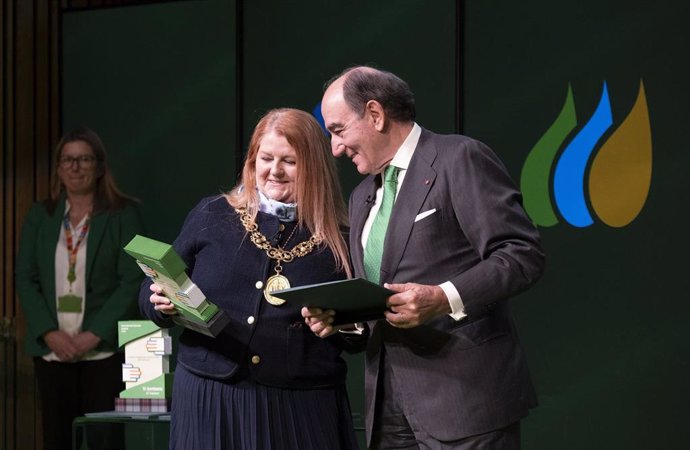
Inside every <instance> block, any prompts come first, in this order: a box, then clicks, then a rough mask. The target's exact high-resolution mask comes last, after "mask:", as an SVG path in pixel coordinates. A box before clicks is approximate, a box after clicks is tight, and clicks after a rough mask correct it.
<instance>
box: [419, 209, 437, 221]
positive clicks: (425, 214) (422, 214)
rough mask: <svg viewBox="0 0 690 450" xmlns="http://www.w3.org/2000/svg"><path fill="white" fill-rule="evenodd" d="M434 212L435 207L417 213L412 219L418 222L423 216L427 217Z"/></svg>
mask: <svg viewBox="0 0 690 450" xmlns="http://www.w3.org/2000/svg"><path fill="white" fill-rule="evenodd" d="M435 212H436V208H434V209H430V210H429V211H424V212H423V213H419V214H417V217H415V218H414V221H415V222H419V221H420V220H422V219H423V218H425V217H428V216H430V215H432V214H433V213H435Z"/></svg>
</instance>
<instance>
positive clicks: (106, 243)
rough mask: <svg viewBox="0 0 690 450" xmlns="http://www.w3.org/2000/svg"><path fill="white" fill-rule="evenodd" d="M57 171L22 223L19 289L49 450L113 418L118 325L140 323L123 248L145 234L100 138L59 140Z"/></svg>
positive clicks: (136, 275) (118, 383) (118, 385)
mask: <svg viewBox="0 0 690 450" xmlns="http://www.w3.org/2000/svg"><path fill="white" fill-rule="evenodd" d="M54 166H55V174H54V178H53V183H52V186H51V196H50V198H49V199H47V200H45V201H42V202H39V203H36V204H35V205H33V207H32V208H31V210H30V211H29V213H28V215H27V216H26V219H25V221H24V226H23V228H22V234H21V240H20V242H19V253H18V255H17V264H16V285H17V292H18V294H19V300H20V303H21V306H22V309H23V311H24V314H25V316H26V323H27V333H26V340H25V349H26V351H27V353H29V354H30V355H31V356H33V357H34V363H35V369H36V379H37V381H38V389H39V395H40V397H41V402H42V411H43V432H44V443H45V448H46V449H52V448H55V449H63V448H70V447H71V424H72V420H73V419H74V418H75V417H78V416H81V415H83V414H84V413H87V412H94V411H104V410H112V409H114V398H115V397H117V396H118V394H119V393H120V391H121V390H123V389H124V385H123V383H122V367H121V365H122V363H123V362H124V358H123V356H122V353H121V352H118V345H117V322H118V321H119V320H126V319H132V318H137V317H138V313H137V293H138V291H139V284H140V282H141V280H142V274H141V271H140V270H139V268H138V267H137V266H136V265H135V264H133V263H132V261H131V258H129V257H128V256H127V255H126V254H125V253H124V251H123V250H122V248H123V247H124V246H125V245H126V244H127V242H129V240H130V239H132V238H133V237H134V235H135V234H138V233H139V234H141V233H142V232H143V230H142V223H141V220H140V217H139V213H138V211H137V208H136V206H135V201H134V200H133V199H132V198H130V197H128V196H126V195H124V194H122V193H121V192H120V191H119V190H118V189H117V186H116V185H115V181H114V179H113V177H112V174H111V172H110V169H109V167H108V164H107V161H106V153H105V148H104V145H103V143H102V141H101V139H100V138H99V137H98V135H97V134H96V133H94V132H93V131H91V130H89V129H86V128H81V129H77V130H74V131H72V132H70V133H67V134H66V135H65V136H63V137H62V139H61V140H60V142H59V143H58V145H57V149H56V152H55V164H54Z"/></svg>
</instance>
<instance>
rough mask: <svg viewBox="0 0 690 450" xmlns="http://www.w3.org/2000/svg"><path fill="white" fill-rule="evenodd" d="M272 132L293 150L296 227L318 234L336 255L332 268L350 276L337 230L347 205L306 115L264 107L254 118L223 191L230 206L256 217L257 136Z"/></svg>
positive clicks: (322, 140) (318, 131) (327, 151)
mask: <svg viewBox="0 0 690 450" xmlns="http://www.w3.org/2000/svg"><path fill="white" fill-rule="evenodd" d="M271 132H273V133H276V134H277V135H279V136H283V137H285V139H286V140H287V141H288V143H289V144H290V146H291V147H292V148H293V149H295V153H296V154H297V176H296V179H295V188H296V192H295V194H296V196H295V197H296V203H297V216H298V224H299V226H300V227H306V228H307V229H309V230H310V231H311V232H312V233H313V234H315V235H317V236H321V238H322V239H323V243H324V244H325V245H326V246H327V247H328V248H330V250H331V251H332V252H333V255H334V256H335V262H336V266H337V267H338V268H339V269H344V270H345V272H346V273H347V275H348V277H351V276H352V271H351V269H350V263H349V257H348V249H347V245H346V243H345V240H344V239H343V235H342V230H341V227H346V226H347V209H346V207H345V202H344V201H343V195H342V191H341V189H340V183H339V182H338V174H337V170H336V167H335V161H334V159H333V157H332V156H331V147H330V144H329V143H328V139H327V138H326V135H325V133H324V131H323V130H322V128H321V126H320V125H319V123H318V122H317V121H316V119H314V117H313V116H312V115H311V114H309V113H306V112H304V111H300V110H298V109H291V108H280V109H273V110H271V111H268V112H267V113H266V115H264V116H263V117H262V118H261V120H259V123H258V124H257V125H256V127H255V128H254V133H253V134H252V138H251V140H250V142H249V150H248V151H247V156H246V157H245V161H244V168H243V169H242V177H241V179H240V180H239V182H238V184H237V186H235V187H234V188H233V189H232V190H231V191H230V192H229V193H227V194H226V196H227V198H228V201H229V202H230V204H231V205H232V206H233V207H235V208H241V207H244V208H246V209H247V212H248V213H249V215H250V217H252V219H256V215H257V212H258V210H259V195H258V193H257V186H256V158H257V154H258V152H259V147H260V145H261V140H262V139H263V137H264V136H265V135H266V134H268V133H271Z"/></svg>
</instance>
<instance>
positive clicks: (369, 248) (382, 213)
mask: <svg viewBox="0 0 690 450" xmlns="http://www.w3.org/2000/svg"><path fill="white" fill-rule="evenodd" d="M399 170H400V169H399V168H398V167H395V166H388V167H387V168H386V172H385V175H384V179H383V200H382V201H381V207H380V208H379V210H378V212H377V213H376V217H375V218H374V223H373V224H372V225H371V231H369V237H368V238H367V245H366V246H365V248H364V272H365V273H366V275H367V280H369V281H372V282H374V283H376V284H378V283H379V277H380V276H381V256H382V255H383V242H384V240H385V238H386V229H387V228H388V219H390V217H391V211H393V204H394V203H395V193H396V191H397V189H398V171H399Z"/></svg>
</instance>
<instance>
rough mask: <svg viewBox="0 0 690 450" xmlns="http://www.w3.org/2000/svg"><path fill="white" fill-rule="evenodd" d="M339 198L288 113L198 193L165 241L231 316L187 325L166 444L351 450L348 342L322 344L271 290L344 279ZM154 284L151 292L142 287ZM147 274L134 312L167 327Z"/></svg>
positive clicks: (300, 118)
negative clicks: (233, 175)
mask: <svg viewBox="0 0 690 450" xmlns="http://www.w3.org/2000/svg"><path fill="white" fill-rule="evenodd" d="M346 217H347V215H346V211H345V205H344V202H343V200H342V195H341V191H340V187H339V184H338V180H337V175H336V170H335V164H334V161H333V159H332V158H331V156H330V146H329V144H328V140H327V139H326V137H325V135H324V133H323V131H322V130H321V128H320V126H319V124H318V123H317V122H316V120H315V119H314V118H313V117H312V116H311V115H310V114H308V113H305V112H303V111H299V110H294V109H277V110H272V111H270V112H268V113H267V114H266V115H265V116H264V117H263V118H262V119H261V120H260V121H259V123H258V124H257V126H256V128H255V130H254V133H253V135H252V138H251V141H250V144H249V150H248V152H247V156H246V160H245V163H244V168H243V171H242V177H241V180H240V181H239V183H238V185H237V186H236V187H235V188H234V189H233V190H232V191H230V192H229V193H227V194H225V195H219V196H215V197H210V198H206V199H203V200H202V201H201V202H200V203H199V204H198V205H197V206H196V207H195V208H194V209H193V210H192V212H191V213H190V214H189V216H188V217H187V220H186V221H185V223H184V225H183V227H182V231H181V232H180V234H179V236H178V237H177V239H176V240H175V242H174V243H173V247H174V248H175V250H176V251H177V252H178V253H179V254H180V256H181V257H182V258H183V259H184V261H185V262H186V264H187V267H188V273H189V275H190V277H191V279H192V280H193V281H194V282H195V283H196V285H197V286H198V287H199V288H200V289H201V290H202V291H203V292H204V294H205V295H206V297H207V298H208V299H209V300H211V301H212V302H213V303H215V304H216V305H218V307H219V308H221V309H223V310H224V311H225V313H226V314H227V315H228V316H229V317H230V323H229V324H228V325H227V326H226V328H225V329H224V330H223V331H222V332H221V333H220V334H219V335H218V336H217V337H216V338H211V337H208V336H205V335H203V334H199V333H196V332H194V331H191V330H187V329H185V330H184V332H183V334H182V336H181V337H180V343H179V351H178V357H177V361H178V364H177V369H176V371H175V381H174V385H173V405H172V425H171V436H170V437H171V440H170V448H171V449H185V450H186V449H194V448H196V449H202V448H203V449H247V450H249V449H251V450H270V449H273V450H284V449H294V450H302V449H311V450H323V449H329V450H338V449H356V448H357V444H356V440H355V435H354V431H353V427H352V419H351V413H350V406H349V402H348V398H347V392H346V389H345V375H346V366H345V362H344V361H343V359H342V358H341V356H340V355H341V352H342V351H343V350H355V349H354V348H352V347H349V346H350V345H351V344H348V343H347V342H346V341H345V340H344V339H342V338H341V336H338V335H335V336H332V337H331V338H329V339H326V340H322V339H319V338H318V337H316V336H315V335H314V334H313V333H312V332H311V331H310V330H309V328H308V327H307V326H306V325H304V321H303V319H302V316H301V314H300V308H299V307H298V306H294V305H289V304H285V303H283V301H282V300H280V299H278V298H276V297H273V296H272V295H271V294H270V292H271V291H273V290H276V289H284V288H287V287H290V286H292V287H296V286H302V285H307V284H313V283H323V282H328V281H334V280H339V279H343V278H345V277H347V276H350V267H349V261H348V253H347V247H346V244H345V240H344V238H343V236H342V230H343V228H344V226H345V224H346V220H347V219H346ZM152 292H153V293H152ZM159 294H161V289H160V287H159V286H157V285H155V284H151V282H150V281H145V282H144V284H143V285H142V291H141V295H140V306H141V309H142V312H143V313H144V314H145V315H146V316H147V317H149V318H150V319H151V320H153V321H154V322H156V323H157V324H159V325H161V326H171V325H172V322H171V320H170V315H171V314H175V309H174V305H172V304H171V303H170V301H169V300H168V299H167V298H165V297H163V296H162V295H159Z"/></svg>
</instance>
